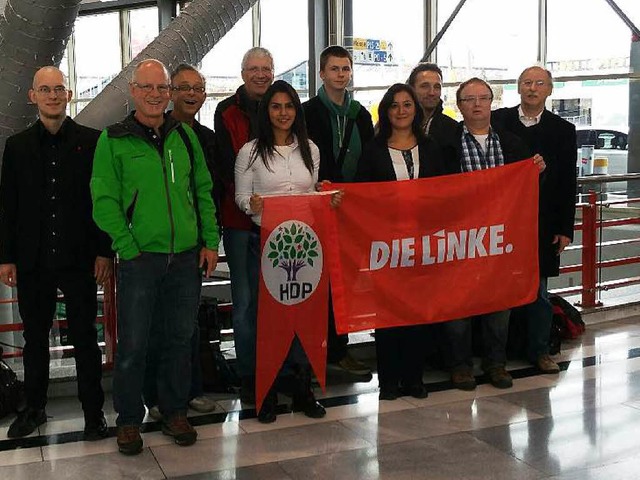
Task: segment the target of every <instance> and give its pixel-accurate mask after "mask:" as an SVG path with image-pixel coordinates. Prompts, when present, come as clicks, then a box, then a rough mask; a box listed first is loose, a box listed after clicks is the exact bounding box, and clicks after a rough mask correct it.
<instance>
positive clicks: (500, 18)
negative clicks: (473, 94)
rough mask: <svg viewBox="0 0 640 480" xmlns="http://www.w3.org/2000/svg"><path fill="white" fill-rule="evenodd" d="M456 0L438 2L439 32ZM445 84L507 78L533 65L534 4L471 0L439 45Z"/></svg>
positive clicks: (531, 1)
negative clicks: (469, 79) (476, 79)
mask: <svg viewBox="0 0 640 480" xmlns="http://www.w3.org/2000/svg"><path fill="white" fill-rule="evenodd" d="M458 3H459V0H439V3H438V30H440V29H441V28H442V26H443V25H444V23H445V22H446V21H447V19H448V18H449V16H450V15H451V12H452V11H453V9H454V8H455V6H456V5H457V4H458ZM437 52H438V64H439V65H440V67H441V68H442V70H443V74H444V81H445V82H461V81H464V80H466V79H468V78H470V77H474V76H478V77H481V78H485V79H487V80H489V81H490V80H497V79H508V78H515V77H517V76H518V74H519V73H520V71H521V70H522V69H523V68H525V67H526V66H528V65H531V64H533V63H535V62H536V57H537V52H538V0H518V1H517V2H514V1H513V0H482V1H478V0H475V1H474V0H469V1H467V3H465V4H464V6H463V7H462V9H461V10H460V11H459V12H458V15H457V16H456V18H455V19H454V21H453V22H452V24H451V25H450V27H449V29H448V30H447V32H446V33H445V35H444V36H443V37H442V39H441V40H440V43H439V44H438V50H437Z"/></svg>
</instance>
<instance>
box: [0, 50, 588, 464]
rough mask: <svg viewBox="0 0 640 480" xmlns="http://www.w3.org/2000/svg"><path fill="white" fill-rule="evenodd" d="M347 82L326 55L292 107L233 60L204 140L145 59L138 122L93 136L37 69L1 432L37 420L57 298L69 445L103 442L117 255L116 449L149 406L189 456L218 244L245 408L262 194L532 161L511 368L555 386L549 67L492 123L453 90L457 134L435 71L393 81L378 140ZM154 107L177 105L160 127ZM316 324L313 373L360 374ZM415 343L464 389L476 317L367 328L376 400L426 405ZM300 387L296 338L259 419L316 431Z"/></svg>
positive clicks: (493, 325) (18, 220) (564, 235)
mask: <svg viewBox="0 0 640 480" xmlns="http://www.w3.org/2000/svg"><path fill="white" fill-rule="evenodd" d="M352 68H353V62H352V57H351V55H350V53H349V52H348V51H347V50H346V49H344V48H343V47H340V46H330V47H328V48H326V49H325V50H324V51H323V52H322V54H321V55H320V77H321V79H322V81H323V85H322V86H321V87H320V89H319V91H318V94H317V95H316V96H315V97H313V98H312V99H311V100H309V101H307V102H305V103H304V104H302V103H301V101H300V98H299V96H298V94H297V92H296V91H295V90H294V89H293V88H292V87H291V85H289V84H288V83H286V82H284V81H282V80H278V81H274V63H273V57H272V55H271V54H270V52H269V51H268V50H266V49H264V48H261V47H255V48H252V49H250V50H249V51H248V52H247V53H246V54H245V55H244V57H243V59H242V65H241V69H242V79H243V84H242V85H241V86H240V87H239V88H238V90H237V91H236V92H235V94H234V95H232V96H230V97H229V98H227V99H225V100H223V101H222V102H220V103H219V104H218V107H217V110H216V112H215V117H214V130H215V133H214V132H213V131H212V130H210V129H208V128H207V127H205V126H203V125H201V124H199V123H198V122H197V121H196V119H195V117H196V114H197V113H198V111H199V109H200V108H201V106H202V105H203V103H204V101H205V99H206V84H205V79H204V77H203V76H202V75H201V74H200V73H199V72H198V71H197V70H196V69H195V68H194V67H192V66H189V65H180V66H179V67H178V68H177V69H176V70H175V71H174V72H173V74H171V75H170V74H169V72H168V71H167V69H166V67H165V66H164V65H163V64H162V63H161V62H159V61H157V60H145V61H143V62H141V63H140V64H139V65H137V66H136V68H135V70H134V73H133V76H132V79H131V82H130V94H131V97H132V99H133V103H134V106H135V110H134V111H133V112H132V113H131V114H130V115H129V116H127V117H126V118H125V119H124V120H122V121H121V122H119V123H117V124H115V125H111V126H109V127H107V128H106V129H105V130H104V131H103V132H102V133H100V132H97V131H95V130H92V129H90V128H87V127H83V126H80V125H78V124H76V123H75V122H74V121H73V120H72V119H70V118H68V117H67V116H66V106H67V103H68V102H69V100H70V99H71V91H69V90H68V89H67V86H66V83H65V79H64V76H63V75H62V73H61V72H60V71H59V70H58V69H57V68H55V67H44V68H42V69H40V70H39V71H38V72H37V73H36V75H35V77H34V80H33V88H32V89H31V90H30V92H29V97H30V100H31V101H32V102H33V103H34V104H35V105H36V106H37V108H38V112H39V120H38V121H37V122H36V123H35V124H34V125H33V126H31V127H30V128H28V129H27V130H25V131H24V132H21V133H19V134H17V135H15V136H13V137H11V138H9V140H8V141H7V144H6V147H5V151H4V157H3V164H2V177H1V179H0V280H1V281H2V282H3V283H5V284H6V285H9V286H16V285H17V287H18V305H19V310H20V315H21V317H22V319H23V323H24V337H25V347H24V367H25V369H24V370H25V387H26V408H25V410H23V411H22V412H21V413H20V414H19V415H18V417H17V418H16V420H15V421H14V422H13V424H12V425H11V427H10V428H9V432H8V436H9V437H22V436H25V435H29V434H30V433H32V432H33V431H34V430H35V429H36V428H37V427H38V426H39V425H41V424H43V423H44V422H46V420H47V416H46V412H45V406H46V401H47V382H48V365H49V343H48V334H49V330H50V327H51V324H52V318H53V313H54V309H55V302H56V297H57V290H58V289H60V290H61V291H62V292H63V293H64V295H65V301H66V304H67V319H68V325H69V337H70V340H71V343H72V345H73V346H74V350H75V357H76V365H77V371H78V394H79V398H80V401H81V403H82V408H83V411H84V415H85V430H84V435H85V438H86V439H87V440H95V439H100V438H104V437H106V436H107V435H108V428H107V423H106V421H105V418H104V414H103V410H102V408H103V403H104V394H103V391H102V387H101V385H100V383H101V355H100V350H99V348H98V346H97V339H96V328H95V318H96V311H97V304H96V284H102V283H103V282H105V281H107V279H108V278H109V277H110V275H111V268H112V263H113V257H114V255H117V257H118V259H119V264H118V270H117V289H118V304H117V316H118V318H117V321H118V344H117V353H116V362H115V371H114V378H113V398H114V407H115V410H116V412H117V413H118V417H117V420H116V425H117V443H118V447H119V450H120V452H122V453H124V454H137V453H139V452H141V451H142V446H143V440H142V437H141V435H140V426H141V424H142V421H143V419H144V416H145V412H146V410H145V404H146V406H147V408H152V407H155V406H157V411H156V414H155V418H157V419H159V420H160V421H161V422H162V431H163V433H165V434H167V435H170V436H172V437H173V438H174V440H175V442H176V443H177V444H179V445H191V444H193V443H194V442H195V441H196V439H197V432H196V430H195V429H194V428H193V427H192V426H191V425H190V423H189V421H188V419H187V408H188V407H189V406H191V407H192V408H197V409H201V410H202V411H206V409H208V408H210V406H209V405H206V397H202V387H201V382H200V381H199V370H198V368H197V367H198V365H197V364H198V356H197V346H198V338H197V334H198V331H197V328H196V316H197V310H198V305H199V301H200V288H201V279H202V275H205V276H209V275H211V274H212V272H213V271H214V269H215V267H216V264H217V259H218V253H217V252H218V243H219V240H220V232H222V238H223V242H224V250H225V254H226V257H227V262H228V265H229V270H230V275H231V294H232V302H233V314H232V319H233V328H234V340H235V348H236V356H237V361H236V369H237V372H238V375H239V377H240V379H241V389H240V398H241V400H242V401H243V402H247V403H254V402H255V389H254V388H255V387H254V386H255V372H256V365H255V364H256V325H257V303H258V302H257V298H258V281H259V269H260V260H259V259H260V251H259V249H260V241H259V228H260V223H261V214H262V209H263V196H264V195H273V194H280V195H287V194H297V193H307V192H313V191H315V190H318V189H321V188H322V187H323V185H322V184H323V182H325V181H328V182H332V183H341V182H359V181H367V182H371V181H401V180H411V179H414V178H422V177H430V176H436V175H446V174H453V173H458V172H472V171H475V170H481V169H486V168H493V167H497V166H501V165H504V164H507V163H511V162H515V161H520V160H525V159H529V158H531V157H533V158H534V162H535V163H536V164H537V165H538V168H539V170H540V172H541V181H540V187H541V189H540V206H539V209H540V210H539V211H540V215H539V221H540V228H539V237H540V238H539V245H540V256H539V257H540V278H541V281H540V288H539V292H538V298H537V299H536V301H535V302H534V303H532V304H531V305H528V306H525V307H522V308H524V309H525V310H526V315H527V325H528V340H529V348H528V351H527V356H528V358H529V359H530V360H531V362H532V363H533V364H535V365H536V366H537V367H538V368H539V370H540V371H542V372H545V373H557V372H558V371H559V368H558V365H557V364H556V363H555V362H554V361H553V360H552V359H551V357H550V356H549V352H548V335H549V331H550V324H551V318H552V313H551V312H552V311H551V305H550V303H549V301H548V294H547V284H546V281H547V278H548V277H549V276H554V275H557V274H558V268H559V260H558V255H559V254H560V253H561V252H562V250H563V249H564V248H565V247H566V245H568V244H569V243H570V242H571V239H572V235H573V233H572V232H573V221H574V215H575V206H574V205H575V189H576V180H575V144H576V139H575V128H574V127H573V126H572V125H571V124H570V123H568V122H566V121H565V120H562V119H561V118H560V117H558V116H557V115H554V114H552V113H551V112H549V111H548V110H546V109H545V101H546V99H547V98H548V96H549V95H550V94H551V91H552V88H553V81H552V78H551V74H550V72H548V71H547V70H544V69H543V68H540V67H531V68H528V69H526V70H525V71H523V72H522V74H521V76H520V78H519V79H518V91H519V93H520V95H521V104H520V105H519V106H517V107H514V108H509V109H500V110H497V111H494V112H492V111H491V103H492V100H493V93H492V90H491V87H490V86H489V85H488V84H487V83H486V82H485V81H483V80H481V79H479V78H472V79H470V80H467V81H466V82H464V83H462V84H461V85H460V86H459V88H458V90H457V93H456V101H457V105H458V108H459V110H460V112H461V114H462V117H463V120H462V122H460V123H458V122H456V121H455V120H453V119H451V118H450V117H447V116H446V115H444V114H443V109H442V99H441V93H442V72H441V71H440V69H439V68H438V67H437V66H436V65H434V64H427V63H425V64H420V65H418V66H417V67H416V68H415V69H414V70H413V72H412V73H411V76H410V78H409V81H408V82H407V84H395V85H393V86H392V87H391V88H389V90H388V91H387V92H386V93H385V95H384V96H383V98H382V100H381V102H380V105H379V121H378V124H377V127H376V129H375V130H374V126H373V123H372V119H371V115H370V114H369V112H368V111H367V110H366V109H365V108H364V107H363V106H362V105H361V104H360V103H359V102H357V101H356V100H355V99H354V98H353V97H352V96H351V94H350V93H349V91H348V90H347V86H348V85H349V83H350V81H351V76H352ZM170 100H172V101H173V110H172V111H170V112H166V109H167V107H168V105H169V101H170ZM337 187H338V188H337V189H338V190H339V185H338V186H337ZM341 198H342V193H341V192H338V193H336V194H334V195H333V196H332V199H331V203H332V206H334V207H336V208H339V203H340V200H341ZM533 274H534V272H532V275H533ZM331 310H332V309H331V308H329V312H330V319H329V320H330V321H329V332H328V361H329V362H332V363H335V364H337V365H338V366H340V367H341V368H343V369H344V370H346V371H349V372H351V373H353V374H357V375H370V370H369V368H368V367H367V366H366V365H365V364H363V363H362V362H360V361H358V360H356V359H355V358H353V357H352V356H351V355H350V354H349V352H348V349H347V343H348V337H347V336H346V335H343V336H339V335H337V334H336V330H335V322H334V320H333V315H332V312H331ZM482 317H483V318H482V319H480V320H479V323H480V325H481V330H482V344H483V347H484V350H483V360H482V368H483V370H484V371H485V372H486V373H487V374H488V376H489V379H490V381H491V383H492V384H493V385H494V386H496V387H498V388H508V387H510V386H511V385H512V379H511V376H510V375H509V373H508V372H507V370H506V369H505V364H506V353H505V352H506V343H507V332H508V322H509V311H502V312H494V313H490V314H486V315H483V316H482ZM429 335H431V336H434V337H437V338H438V342H439V343H440V344H441V351H442V352H443V357H444V363H445V364H446V366H447V368H448V369H449V370H450V372H451V381H452V384H453V386H454V387H456V388H460V389H465V390H471V389H474V388H475V386H476V381H475V377H474V375H473V369H472V365H473V364H472V362H471V360H472V348H471V336H472V319H459V320H453V321H449V322H444V323H442V324H439V325H436V326H412V327H398V328H388V329H379V330H377V331H376V335H375V339H376V353H377V371H378V377H379V385H380V399H381V400H393V399H396V398H397V397H398V396H401V395H411V396H414V397H416V398H424V397H426V396H427V390H426V389H425V387H424V385H423V383H422V372H423V366H424V361H425V357H426V352H425V348H426V347H425V342H424V340H425V338H426V337H427V336H429ZM311 380H312V374H311V369H310V367H309V362H308V359H307V358H306V355H305V353H304V351H303V350H302V347H301V345H300V343H299V341H297V340H295V341H294V343H293V345H292V347H291V349H290V351H289V354H288V356H287V359H286V361H285V363H284V365H283V367H282V369H281V371H280V374H279V378H278V380H277V381H276V382H275V383H274V386H273V387H272V388H271V390H270V391H269V393H268V395H267V397H266V399H265V401H264V402H263V405H262V407H261V409H260V411H259V412H258V420H259V421H261V422H265V423H268V422H273V421H275V420H276V413H277V393H278V392H279V391H280V392H282V393H285V394H287V395H290V396H291V397H292V399H293V409H294V410H299V411H302V412H304V414H305V415H307V416H309V417H312V418H320V417H323V416H324V415H325V413H326V412H325V409H324V407H323V406H322V405H321V404H320V403H319V402H318V401H317V400H316V398H315V396H314V393H313V389H312V387H311ZM199 383H200V385H198V384H199Z"/></svg>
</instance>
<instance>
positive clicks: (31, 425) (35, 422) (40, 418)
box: [7, 407, 47, 438]
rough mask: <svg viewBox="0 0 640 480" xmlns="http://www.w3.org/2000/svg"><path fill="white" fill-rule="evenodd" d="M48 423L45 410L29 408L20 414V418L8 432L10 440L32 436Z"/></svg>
mask: <svg viewBox="0 0 640 480" xmlns="http://www.w3.org/2000/svg"><path fill="white" fill-rule="evenodd" d="M46 421H47V414H46V412H45V411H44V408H31V407H27V408H26V409H25V410H23V411H22V412H20V413H18V417H17V418H16V419H15V420H14V421H13V423H12V424H11V426H10V427H9V431H8V432H7V437H9V438H20V437H26V436H27V435H30V434H32V433H33V432H34V431H35V429H36V428H38V427H39V426H40V425H42V424H43V423H45V422H46Z"/></svg>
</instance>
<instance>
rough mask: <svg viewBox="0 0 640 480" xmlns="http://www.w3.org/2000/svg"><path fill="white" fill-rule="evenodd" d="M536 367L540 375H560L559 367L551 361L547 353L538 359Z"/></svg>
mask: <svg viewBox="0 0 640 480" xmlns="http://www.w3.org/2000/svg"><path fill="white" fill-rule="evenodd" d="M536 367H538V370H540V371H541V372H542V373H560V367H559V366H558V364H557V363H556V362H554V361H553V360H552V359H551V357H550V356H549V354H548V353H547V354H544V355H540V356H539V357H538V361H537V362H536Z"/></svg>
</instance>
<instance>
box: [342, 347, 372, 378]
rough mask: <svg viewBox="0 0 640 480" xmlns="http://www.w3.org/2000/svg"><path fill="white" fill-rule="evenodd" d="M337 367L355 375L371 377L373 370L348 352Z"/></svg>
mask: <svg viewBox="0 0 640 480" xmlns="http://www.w3.org/2000/svg"><path fill="white" fill-rule="evenodd" d="M337 365H338V366H339V367H340V368H341V369H343V370H344V371H345V372H348V373H351V374H353V375H371V369H370V368H369V367H367V366H366V365H365V364H364V363H362V362H361V361H360V360H356V359H355V358H353V357H352V356H351V354H349V353H348V352H347V354H346V355H345V356H344V357H342V359H341V360H340V361H339V362H338V363H337Z"/></svg>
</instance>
